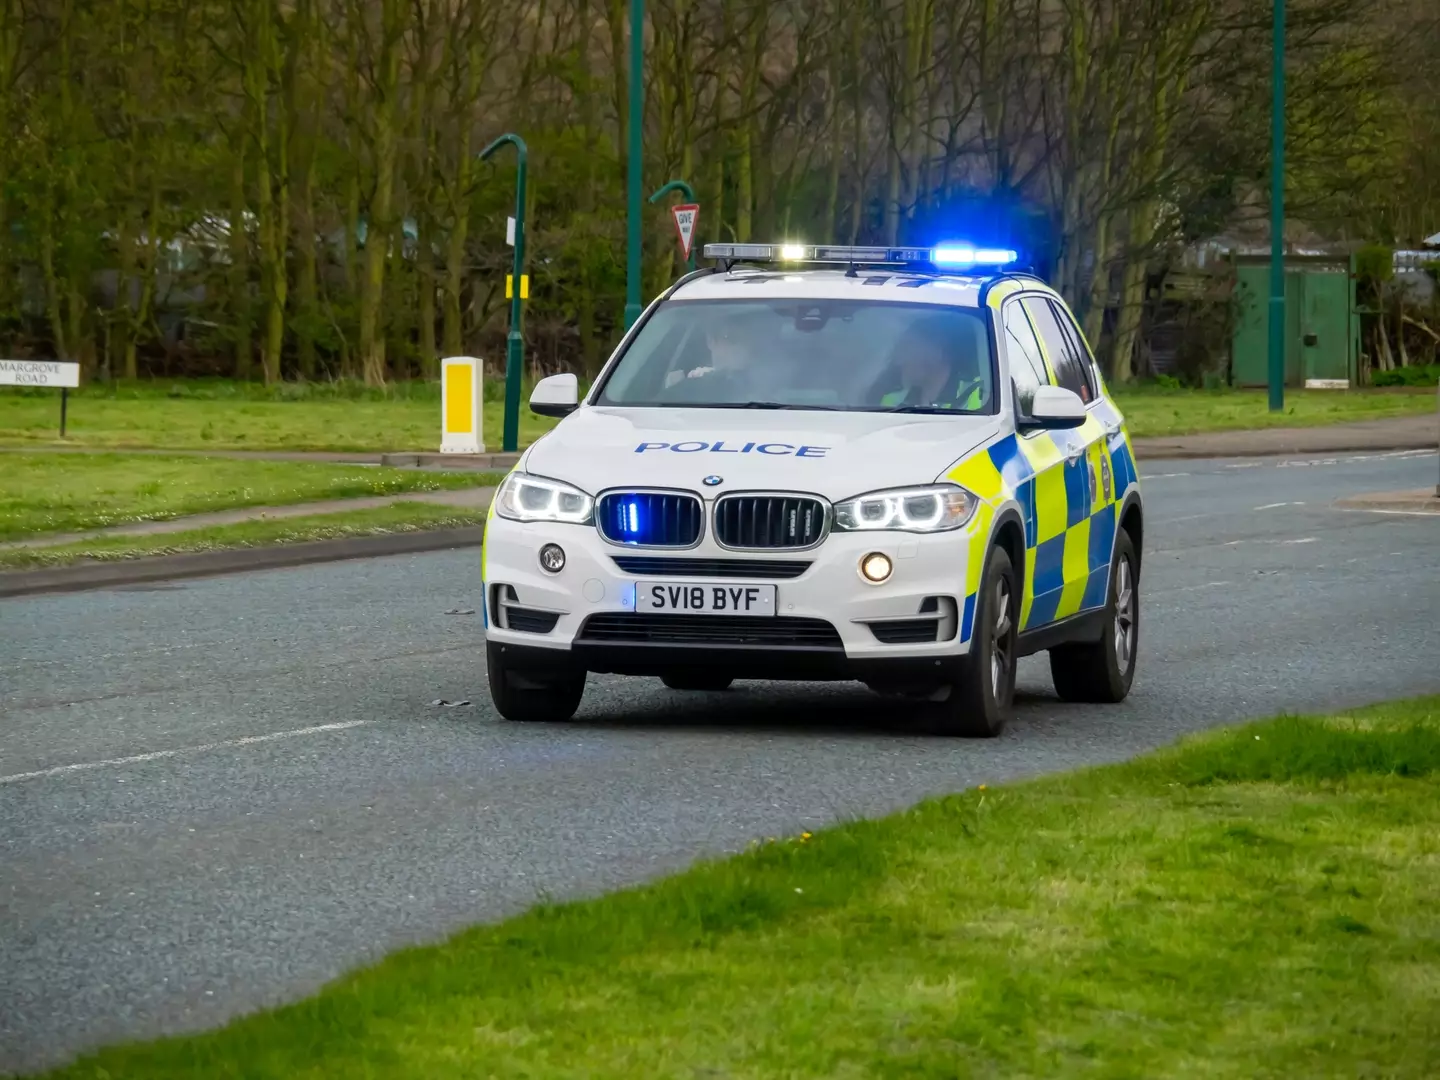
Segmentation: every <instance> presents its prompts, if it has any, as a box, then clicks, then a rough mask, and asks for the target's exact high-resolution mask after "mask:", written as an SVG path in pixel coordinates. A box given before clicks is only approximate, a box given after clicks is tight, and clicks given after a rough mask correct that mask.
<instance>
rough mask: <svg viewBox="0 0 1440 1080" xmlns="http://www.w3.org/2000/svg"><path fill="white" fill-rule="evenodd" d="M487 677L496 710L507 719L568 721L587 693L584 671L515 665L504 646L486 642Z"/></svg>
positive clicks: (518, 720) (551, 721) (523, 721)
mask: <svg viewBox="0 0 1440 1080" xmlns="http://www.w3.org/2000/svg"><path fill="white" fill-rule="evenodd" d="M485 667H486V676H487V677H488V679H489V681H490V700H491V701H493V702H494V703H495V711H496V712H498V713H499V714H500V715H501V716H503V717H504V718H505V719H506V720H514V721H517V722H522V723H525V722H530V723H546V722H550V723H555V722H558V721H561V720H569V719H570V718H571V717H572V716H574V715H575V710H576V709H578V708H579V707H580V699H581V698H582V697H584V695H585V672H584V671H573V670H570V669H568V668H567V669H561V670H554V669H551V670H542V669H539V668H535V667H520V666H516V665H513V664H512V663H511V662H510V659H509V657H508V656H507V655H506V652H505V646H504V645H500V644H497V643H495V642H493V641H488V642H486V643H485Z"/></svg>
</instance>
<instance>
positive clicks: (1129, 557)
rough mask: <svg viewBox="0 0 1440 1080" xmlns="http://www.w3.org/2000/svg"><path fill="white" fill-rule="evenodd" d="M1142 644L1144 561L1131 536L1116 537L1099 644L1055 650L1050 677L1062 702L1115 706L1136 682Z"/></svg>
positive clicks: (1070, 646) (1093, 643)
mask: <svg viewBox="0 0 1440 1080" xmlns="http://www.w3.org/2000/svg"><path fill="white" fill-rule="evenodd" d="M1139 645H1140V559H1139V558H1138V556H1137V555H1136V553H1135V545H1134V543H1133V542H1132V541H1131V539H1130V534H1129V533H1127V532H1126V531H1125V530H1124V529H1121V530H1120V531H1119V532H1118V533H1116V534H1115V554H1114V555H1113V556H1112V557H1111V560H1110V590H1109V595H1108V596H1107V597H1106V600H1105V619H1104V627H1103V629H1102V630H1101V632H1100V640H1099V641H1092V642H1085V643H1083V644H1071V645H1060V646H1057V647H1056V648H1054V649H1051V650H1050V677H1051V679H1053V680H1054V683H1055V693H1057V694H1059V695H1060V699H1061V700H1062V701H1075V702H1082V701H1083V702H1092V703H1097V704H1111V705H1113V704H1115V703H1116V702H1120V701H1124V700H1125V697H1126V695H1127V694H1129V693H1130V684H1131V683H1132V682H1133V681H1134V679H1135V658H1136V655H1137V653H1138V651H1139Z"/></svg>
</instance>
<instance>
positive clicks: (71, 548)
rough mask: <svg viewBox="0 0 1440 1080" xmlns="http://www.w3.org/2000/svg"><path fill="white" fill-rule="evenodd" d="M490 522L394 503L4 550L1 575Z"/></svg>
mask: <svg viewBox="0 0 1440 1080" xmlns="http://www.w3.org/2000/svg"><path fill="white" fill-rule="evenodd" d="M484 522H485V513H484V511H479V510H464V509H457V508H455V507H450V506H435V505H429V504H426V503H392V504H390V505H389V506H380V507H375V508H373V509H370V510H344V511H340V512H337V513H333V514H314V515H310V516H305V517H292V518H280V519H272V520H266V521H245V522H240V523H238V524H235V525H216V526H213V527H211V528H206V529H187V530H185V531H183V532H172V533H163V534H160V535H155V536H106V537H100V538H97V539H94V540H79V541H76V542H75V543H73V544H59V545H56V546H54V547H43V548H12V549H10V550H0V570H39V569H50V568H52V567H57V566H73V565H74V564H76V563H81V562H98V561H104V562H114V561H118V560H122V559H139V558H143V557H144V556H147V555H180V554H185V553H190V552H196V551H220V550H223V549H227V548H232V549H233V548H249V547H271V546H274V545H276V544H299V543H303V542H305V541H307V540H341V539H344V538H345V537H350V536H381V535H384V534H387V533H403V532H420V531H422V530H430V529H457V528H460V527H461V526H464V525H482V524H484Z"/></svg>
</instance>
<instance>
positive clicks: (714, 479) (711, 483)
mask: <svg viewBox="0 0 1440 1080" xmlns="http://www.w3.org/2000/svg"><path fill="white" fill-rule="evenodd" d="M700 482H701V483H702V484H704V485H705V486H706V487H719V486H720V485H721V484H723V483H724V482H725V478H724V477H723V476H707V477H705V479H704V480H702V481H700Z"/></svg>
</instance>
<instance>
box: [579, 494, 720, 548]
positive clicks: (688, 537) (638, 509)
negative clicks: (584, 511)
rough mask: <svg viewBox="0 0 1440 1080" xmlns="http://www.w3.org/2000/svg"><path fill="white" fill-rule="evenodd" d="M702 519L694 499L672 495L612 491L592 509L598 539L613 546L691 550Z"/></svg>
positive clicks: (697, 540) (695, 541) (703, 517)
mask: <svg viewBox="0 0 1440 1080" xmlns="http://www.w3.org/2000/svg"><path fill="white" fill-rule="evenodd" d="M704 519H705V514H704V510H703V509H702V507H701V503H700V500H699V499H698V498H696V497H695V496H694V495H684V494H681V493H679V492H672V491H612V492H610V493H609V494H606V495H602V496H601V497H600V501H599V503H598V505H597V506H596V507H595V522H596V525H597V526H598V527H599V529H600V535H601V536H603V537H605V539H606V540H609V541H610V542H611V543H614V544H638V545H640V546H642V547H693V546H694V545H695V544H698V543H699V542H700V530H701V529H702V527H703V522H704Z"/></svg>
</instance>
